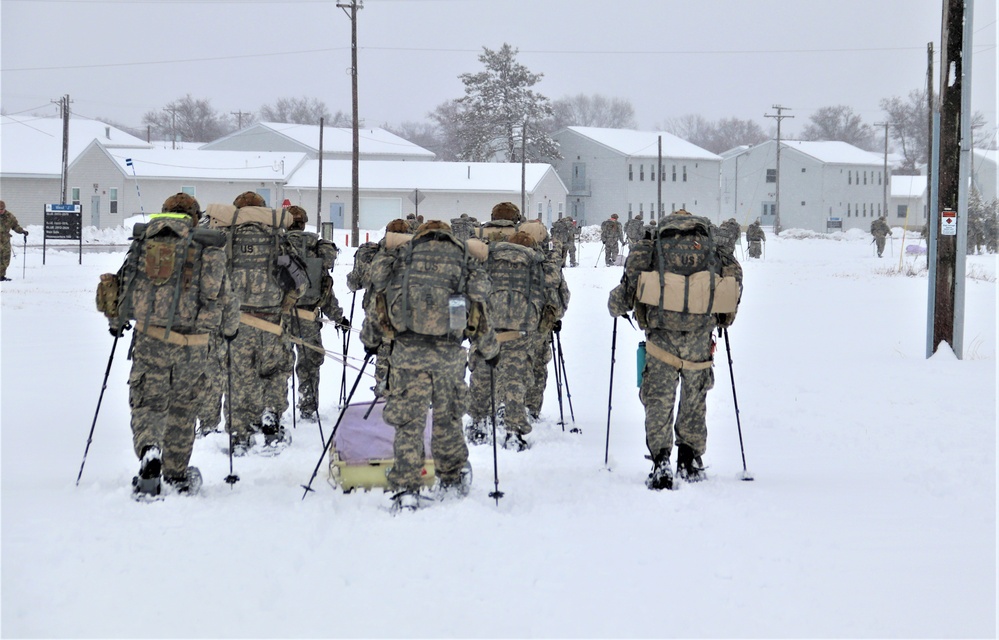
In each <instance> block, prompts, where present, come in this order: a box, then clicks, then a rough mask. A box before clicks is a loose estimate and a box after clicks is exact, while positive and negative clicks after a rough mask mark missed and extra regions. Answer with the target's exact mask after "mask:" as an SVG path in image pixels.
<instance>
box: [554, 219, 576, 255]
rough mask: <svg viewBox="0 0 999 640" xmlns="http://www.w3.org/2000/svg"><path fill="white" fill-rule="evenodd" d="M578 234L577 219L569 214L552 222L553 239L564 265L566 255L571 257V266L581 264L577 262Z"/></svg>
mask: <svg viewBox="0 0 999 640" xmlns="http://www.w3.org/2000/svg"><path fill="white" fill-rule="evenodd" d="M576 235H577V233H576V221H575V220H573V219H572V218H570V217H569V216H565V217H564V218H559V219H558V220H556V221H555V222H554V223H553V224H552V240H553V241H554V243H555V250H556V251H557V252H558V254H559V257H560V260H561V265H560V266H562V267H564V266H565V259H566V256H568V257H569V266H571V267H576V266H579V263H578V262H576Z"/></svg>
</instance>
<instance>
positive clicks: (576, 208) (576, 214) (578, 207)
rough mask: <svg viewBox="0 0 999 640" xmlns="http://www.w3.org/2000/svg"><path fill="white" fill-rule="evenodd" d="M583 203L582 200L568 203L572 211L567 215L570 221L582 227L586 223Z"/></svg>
mask: <svg viewBox="0 0 999 640" xmlns="http://www.w3.org/2000/svg"><path fill="white" fill-rule="evenodd" d="M585 204H586V203H585V202H583V201H582V200H576V201H575V202H570V203H569V208H570V210H571V211H572V213H570V214H569V215H571V216H572V219H573V220H575V221H576V224H577V225H578V226H580V227H582V226H583V225H584V224H585V223H586V219H585V218H586V206H585Z"/></svg>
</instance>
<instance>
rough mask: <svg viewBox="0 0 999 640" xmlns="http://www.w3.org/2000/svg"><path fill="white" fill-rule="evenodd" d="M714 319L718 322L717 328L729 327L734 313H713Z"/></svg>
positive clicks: (733, 320)
mask: <svg viewBox="0 0 999 640" xmlns="http://www.w3.org/2000/svg"><path fill="white" fill-rule="evenodd" d="M715 321H716V322H717V323H718V328H719V329H727V328H729V327H731V326H732V323H733V322H735V314H734V313H716V314H715Z"/></svg>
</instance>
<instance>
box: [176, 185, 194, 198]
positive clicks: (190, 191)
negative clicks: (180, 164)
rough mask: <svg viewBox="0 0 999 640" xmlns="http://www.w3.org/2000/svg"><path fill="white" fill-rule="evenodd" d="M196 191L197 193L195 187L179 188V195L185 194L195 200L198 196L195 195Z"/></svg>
mask: <svg viewBox="0 0 999 640" xmlns="http://www.w3.org/2000/svg"><path fill="white" fill-rule="evenodd" d="M196 191H197V189H196V188H195V187H181V188H180V192H181V193H186V194H187V195H189V196H191V197H192V198H196V197H197V196H198V194H197V193H196Z"/></svg>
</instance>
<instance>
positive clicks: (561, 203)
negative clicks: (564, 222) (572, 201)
mask: <svg viewBox="0 0 999 640" xmlns="http://www.w3.org/2000/svg"><path fill="white" fill-rule="evenodd" d="M564 204H565V203H563V202H560V203H558V217H560V218H561V217H562V210H563V208H564Z"/></svg>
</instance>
